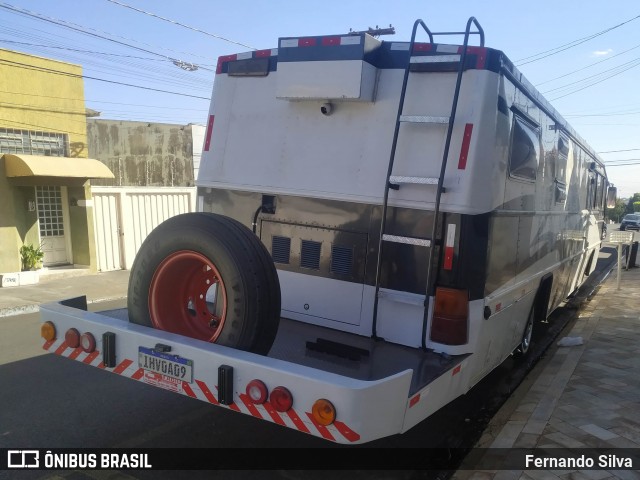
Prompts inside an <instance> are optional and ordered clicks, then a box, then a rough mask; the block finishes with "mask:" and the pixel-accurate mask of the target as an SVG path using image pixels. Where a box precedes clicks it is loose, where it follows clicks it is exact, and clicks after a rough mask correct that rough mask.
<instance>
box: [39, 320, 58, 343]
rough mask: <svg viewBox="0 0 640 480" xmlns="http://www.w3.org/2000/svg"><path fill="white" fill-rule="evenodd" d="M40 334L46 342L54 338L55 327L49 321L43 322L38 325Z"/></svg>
mask: <svg viewBox="0 0 640 480" xmlns="http://www.w3.org/2000/svg"><path fill="white" fill-rule="evenodd" d="M40 336H41V337H42V338H44V339H45V340H46V341H47V342H51V341H52V340H55V339H56V327H55V326H54V325H53V323H51V322H48V321H47V322H44V323H43V324H42V326H41V327H40Z"/></svg>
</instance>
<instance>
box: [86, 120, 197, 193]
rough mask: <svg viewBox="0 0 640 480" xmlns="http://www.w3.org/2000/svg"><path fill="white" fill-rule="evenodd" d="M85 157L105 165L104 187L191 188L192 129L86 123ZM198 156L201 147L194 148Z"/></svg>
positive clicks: (164, 124)
mask: <svg viewBox="0 0 640 480" xmlns="http://www.w3.org/2000/svg"><path fill="white" fill-rule="evenodd" d="M87 133H88V145H89V156H90V157H91V158H95V159H97V160H100V161H101V162H102V163H104V164H106V165H107V166H108V167H109V169H111V171H112V172H113V174H114V175H115V179H113V180H104V179H103V180H94V181H92V184H93V185H104V186H150V187H151V186H154V187H159V186H164V187H192V186H194V185H195V183H194V176H193V156H194V155H193V150H194V143H193V138H192V125H176V124H166V123H147V122H132V121H118V120H102V119H96V118H89V119H87ZM195 146H196V147H197V149H198V152H199V151H200V150H201V149H202V145H201V144H200V145H195Z"/></svg>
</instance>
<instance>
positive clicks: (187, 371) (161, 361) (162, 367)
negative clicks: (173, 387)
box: [138, 347, 193, 383]
mask: <svg viewBox="0 0 640 480" xmlns="http://www.w3.org/2000/svg"><path fill="white" fill-rule="evenodd" d="M138 367H140V368H142V369H144V370H148V371H150V372H155V373H160V374H162V375H165V376H167V377H171V378H175V379H176V380H182V381H185V382H189V383H192V382H193V360H189V359H187V358H182V357H179V356H178V355H170V354H167V353H162V352H157V351H155V350H153V349H151V348H146V347H138Z"/></svg>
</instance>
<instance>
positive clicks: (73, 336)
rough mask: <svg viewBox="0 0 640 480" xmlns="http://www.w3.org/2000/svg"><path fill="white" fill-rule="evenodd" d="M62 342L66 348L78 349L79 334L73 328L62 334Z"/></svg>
mask: <svg viewBox="0 0 640 480" xmlns="http://www.w3.org/2000/svg"><path fill="white" fill-rule="evenodd" d="M64 342H65V343H66V344H67V347H71V348H78V345H80V332H79V331H78V330H76V329H75V328H70V329H69V330H67V333H65V334H64Z"/></svg>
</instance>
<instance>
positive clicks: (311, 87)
mask: <svg viewBox="0 0 640 480" xmlns="http://www.w3.org/2000/svg"><path fill="white" fill-rule="evenodd" d="M380 45H381V42H380V41H379V40H376V39H375V38H373V37H372V36H370V35H368V34H366V33H359V34H353V35H335V36H323V37H304V38H297V37H295V38H293V37H286V38H280V39H279V41H278V75H277V85H276V97H277V98H282V99H286V100H350V101H363V102H371V101H373V95H374V91H375V83H376V71H377V69H376V67H374V66H373V65H372V64H371V63H370V61H369V60H372V59H373V57H374V56H375V55H376V53H377V50H378V48H379V47H380Z"/></svg>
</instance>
